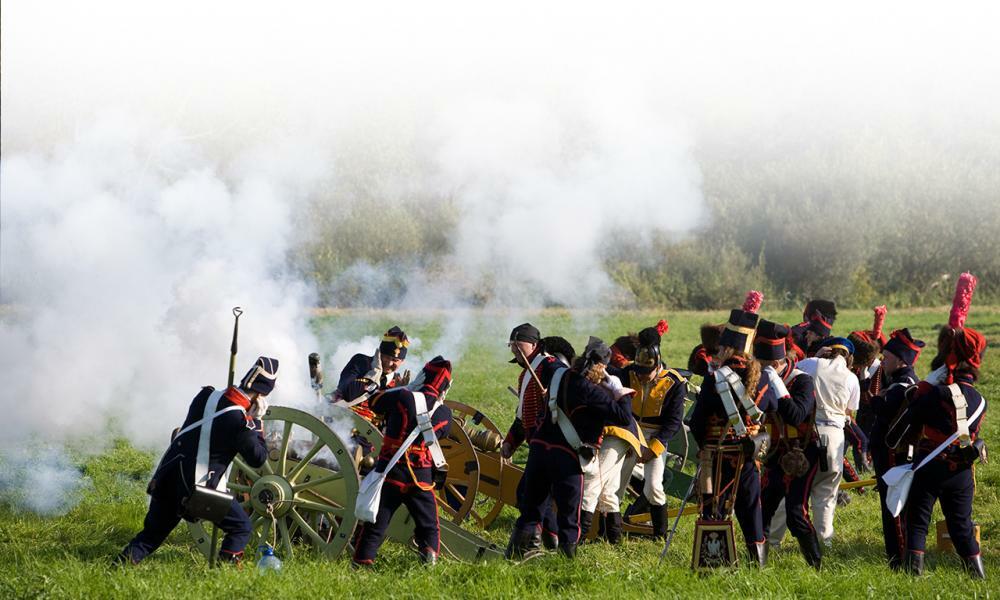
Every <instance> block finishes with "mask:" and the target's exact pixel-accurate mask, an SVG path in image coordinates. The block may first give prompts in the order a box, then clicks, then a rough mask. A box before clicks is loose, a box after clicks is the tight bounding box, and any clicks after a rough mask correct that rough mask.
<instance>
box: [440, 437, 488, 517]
mask: <svg viewBox="0 0 1000 600" xmlns="http://www.w3.org/2000/svg"><path fill="white" fill-rule="evenodd" d="M441 450H442V452H443V453H444V458H445V460H447V461H448V477H447V478H446V479H445V482H444V487H443V488H442V489H441V490H438V497H439V498H440V500H441V501H440V502H438V506H440V507H441V510H442V511H444V513H445V514H447V515H448V516H450V517H451V520H452V521H453V522H454V523H455V524H456V525H458V524H460V523H461V522H462V521H464V520H465V519H466V517H468V516H469V515H470V514H471V513H472V511H473V509H474V508H475V505H476V495H477V494H478V493H479V458H478V457H476V449H475V448H474V447H473V446H472V440H471V439H469V434H468V433H467V432H466V431H465V429H464V428H463V427H455V426H454V425H453V426H452V427H451V430H450V431H449V432H448V435H447V437H445V438H444V439H442V440H441Z"/></svg>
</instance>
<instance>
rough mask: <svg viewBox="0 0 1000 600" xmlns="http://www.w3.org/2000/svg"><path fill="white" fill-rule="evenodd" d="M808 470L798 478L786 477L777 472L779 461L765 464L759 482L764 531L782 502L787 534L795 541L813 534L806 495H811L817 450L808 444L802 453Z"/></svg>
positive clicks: (780, 471) (813, 529)
mask: <svg viewBox="0 0 1000 600" xmlns="http://www.w3.org/2000/svg"><path fill="white" fill-rule="evenodd" d="M803 453H804V454H805V456H806V460H808V461H809V470H808V471H806V473H805V475H802V476H800V477H789V476H788V475H786V474H785V472H784V471H783V470H782V469H781V465H780V464H779V459H778V458H777V457H775V458H774V459H772V460H770V461H769V462H768V463H767V466H766V467H765V469H764V477H763V478H762V481H761V483H762V486H763V488H764V490H763V493H762V494H761V506H762V508H761V510H762V513H763V519H764V530H765V532H766V531H769V530H770V528H771V519H772V518H773V517H774V513H775V512H776V511H777V510H778V506H779V505H780V504H781V500H782V499H784V500H785V515H786V521H785V522H786V523H787V524H788V530H789V531H790V532H792V535H793V536H795V537H796V538H800V537H802V536H804V535H809V534H811V533H813V532H814V531H815V528H813V524H812V519H811V518H810V517H809V495H810V494H811V493H812V484H813V479H814V478H815V477H816V471H818V470H819V449H818V448H817V447H816V445H815V444H809V445H808V446H806V447H805V448H804V449H803Z"/></svg>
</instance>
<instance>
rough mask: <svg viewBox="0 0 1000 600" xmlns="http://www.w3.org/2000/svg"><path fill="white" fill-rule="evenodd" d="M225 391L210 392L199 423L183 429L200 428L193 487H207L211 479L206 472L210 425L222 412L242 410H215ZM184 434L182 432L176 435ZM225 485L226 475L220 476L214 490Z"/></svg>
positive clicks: (210, 439)
mask: <svg viewBox="0 0 1000 600" xmlns="http://www.w3.org/2000/svg"><path fill="white" fill-rule="evenodd" d="M223 393H225V390H215V391H214V392H212V393H211V394H210V395H209V396H208V399H206V400H205V411H204V413H203V416H202V418H201V421H198V422H196V423H192V424H191V425H189V426H188V427H186V428H185V429H188V430H190V429H193V428H194V427H201V434H200V435H199V436H198V454H197V462H195V464H194V483H195V485H203V486H205V487H208V480H209V479H210V478H211V477H212V471H209V470H208V454H209V449H210V446H211V445H212V423H214V422H215V418H216V417H218V416H219V415H221V414H222V413H224V412H229V411H230V410H233V409H234V408H235V409H239V410H243V407H242V406H234V407H228V408H225V409H223V410H221V411H219V410H216V409H217V408H218V407H219V400H221V399H222V394H223ZM181 433H185V432H184V431H183V430H182V431H181V432H180V433H178V434H177V435H180V434H181ZM225 483H226V475H225V473H223V474H222V477H220V478H219V482H218V483H217V484H216V485H215V489H217V490H219V489H223V487H224V485H225Z"/></svg>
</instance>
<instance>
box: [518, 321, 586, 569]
mask: <svg viewBox="0 0 1000 600" xmlns="http://www.w3.org/2000/svg"><path fill="white" fill-rule="evenodd" d="M507 345H508V347H509V348H510V351H511V353H512V354H513V355H514V358H512V359H511V360H510V363H511V364H516V365H518V366H519V367H521V373H520V374H519V375H518V378H517V389H516V392H517V398H518V403H517V410H516V412H515V416H514V421H513V422H512V423H511V425H510V428H508V430H507V435H506V436H505V437H504V439H503V443H502V444H501V445H500V456H502V457H503V458H506V459H509V458H511V457H512V456H514V452H515V451H517V449H518V448H519V447H521V445H522V444H524V443H526V442H527V443H528V444H529V446H530V444H531V437H532V435H534V433H535V430H536V429H537V428H538V421H539V419H540V418H541V413H542V403H543V402H544V401H545V398H544V397H543V393H542V389H541V388H540V387H539V385H538V379H537V377H538V376H540V375H541V373H542V371H544V370H545V369H547V368H551V367H552V366H553V365H555V364H556V363H557V362H558V360H559V359H557V358H556V357H555V356H553V355H552V354H550V353H549V352H547V350H546V348H545V345H544V343H543V342H542V334H541V332H540V331H538V328H537V327H535V326H534V325H532V324H531V323H522V324H520V325H518V326H517V327H515V328H514V329H512V330H511V332H510V339H509V341H508V342H507ZM559 345H560V346H562V344H559ZM560 349H561V350H562V351H563V353H564V354H565V353H566V352H567V351H568V352H569V353H570V354H575V352H573V350H572V347H570V348H569V349H568V350H567V349H566V348H564V347H561V348H560ZM570 358H571V359H572V357H570ZM545 365H549V366H545ZM532 371H534V373H535V374H534V376H532V374H531V372H532ZM524 485H525V479H524V477H522V478H521V480H520V481H519V482H518V484H517V490H516V492H515V495H516V497H517V498H518V502H519V503H520V500H521V498H522V497H523V496H524ZM523 524H524V522H523V520H522V519H521V517H518V520H517V522H516V523H515V524H514V530H515V531H517V530H519V529H521V528H522V526H523ZM558 529H559V526H558V524H557V523H556V515H555V511H554V510H553V509H552V502H551V501H549V502H545V503H544V508H543V510H542V520H541V522H540V523H539V524H538V525H537V526H536V532H535V535H534V536H533V537H532V538H531V540H529V541H528V542H526V543H525V545H524V547H523V548H521V549H518V548H515V547H514V544H513V537H512V538H511V544H509V545H508V546H507V552H506V555H507V558H520V557H523V556H525V555H536V554H537V553H539V552H540V551H541V547H542V545H543V544H544V546H545V548H546V549H547V550H555V549H556V548H558V547H559V534H558V533H557V531H558ZM515 554H518V556H515Z"/></svg>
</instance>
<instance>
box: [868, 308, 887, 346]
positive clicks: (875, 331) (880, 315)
mask: <svg viewBox="0 0 1000 600" xmlns="http://www.w3.org/2000/svg"><path fill="white" fill-rule="evenodd" d="M873 310H874V311H875V322H874V323H872V337H873V338H874V339H876V340H877V339H879V338H881V337H882V326H883V325H885V313H887V312H889V311H888V309H886V307H885V305H884V304H883V305H882V306H876V307H875V308H874V309H873Z"/></svg>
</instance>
